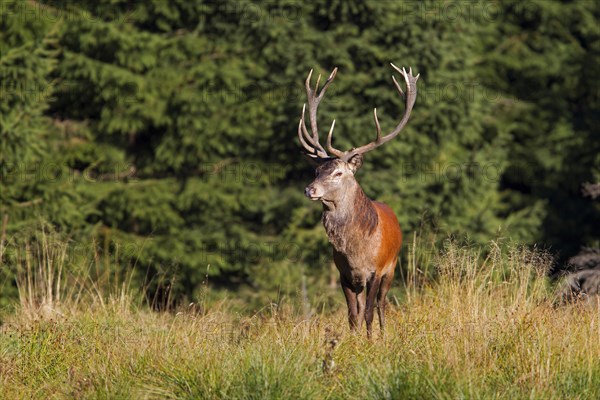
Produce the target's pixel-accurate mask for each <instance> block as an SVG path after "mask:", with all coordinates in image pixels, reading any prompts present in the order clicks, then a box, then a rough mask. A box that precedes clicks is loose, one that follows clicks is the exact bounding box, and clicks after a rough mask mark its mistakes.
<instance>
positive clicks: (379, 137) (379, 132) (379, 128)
mask: <svg viewBox="0 0 600 400" xmlns="http://www.w3.org/2000/svg"><path fill="white" fill-rule="evenodd" d="M373 116H374V117H375V128H377V139H375V141H376V142H379V141H380V140H381V126H380V125H379V119H377V109H376V108H374V109H373Z"/></svg>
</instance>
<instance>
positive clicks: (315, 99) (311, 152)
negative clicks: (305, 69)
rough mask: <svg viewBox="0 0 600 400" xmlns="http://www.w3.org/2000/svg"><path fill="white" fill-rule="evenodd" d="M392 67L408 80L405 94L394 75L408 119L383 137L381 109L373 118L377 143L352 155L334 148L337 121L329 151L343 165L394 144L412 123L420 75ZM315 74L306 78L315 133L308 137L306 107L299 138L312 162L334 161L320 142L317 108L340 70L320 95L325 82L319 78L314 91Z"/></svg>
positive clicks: (328, 136)
mask: <svg viewBox="0 0 600 400" xmlns="http://www.w3.org/2000/svg"><path fill="white" fill-rule="evenodd" d="M391 66H392V67H393V68H394V69H395V70H396V71H398V72H399V73H400V74H401V75H402V76H403V77H404V81H405V82H406V93H404V91H403V90H402V87H401V86H400V84H399V83H398V81H397V80H396V78H395V77H394V76H393V75H392V80H393V81H394V85H395V86H396V89H397V90H398V92H399V93H400V95H401V96H402V98H403V99H404V103H405V110H404V115H403V116H402V119H401V120H400V122H399V123H398V125H396V127H395V128H394V130H392V131H391V132H390V133H388V134H387V135H385V136H381V126H380V125H379V119H378V118H377V108H375V109H374V110H373V117H374V119H375V128H376V130H377V137H376V139H375V140H374V141H372V142H370V143H368V144H365V145H363V146H360V147H358V148H353V149H352V150H348V151H341V150H338V149H336V148H334V147H333V146H332V145H331V138H332V136H333V129H334V127H335V120H333V123H332V124H331V128H330V129H329V134H328V135H327V142H326V147H327V151H328V152H329V153H331V154H333V155H334V156H335V157H337V158H339V159H341V160H343V161H348V160H350V159H351V158H352V157H354V156H355V155H357V154H364V153H366V152H368V151H371V150H373V149H375V148H377V147H379V146H381V145H382V144H384V143H386V142H389V141H390V140H392V139H393V138H394V137H396V136H397V135H398V134H399V133H400V131H402V129H404V127H405V126H406V123H407V122H408V119H409V118H410V113H411V111H412V108H413V106H414V104H415V101H416V99H417V80H418V79H419V76H420V74H417V76H413V74H412V68H409V70H408V72H406V70H405V69H404V68H402V69H400V68H398V67H396V66H395V65H394V64H391ZM312 72H313V71H312V69H311V70H310V73H309V74H308V78H306V82H305V86H306V95H307V98H308V114H309V118H310V127H311V131H312V136H311V135H310V134H309V133H308V130H307V129H306V124H305V122H304V115H305V112H306V104H305V105H304V107H303V108H302V117H301V118H300V123H299V125H298V137H299V138H300V143H301V144H302V147H304V149H305V150H306V154H307V155H308V156H310V157H312V158H316V159H329V158H331V157H330V156H329V154H328V153H327V151H326V150H325V149H324V148H323V146H322V145H321V143H320V142H319V133H318V127H317V108H318V107H319V103H320V102H321V99H322V98H323V96H324V95H325V92H326V91H327V88H328V87H329V85H330V84H331V81H333V79H334V78H335V75H336V73H337V68H335V69H334V70H333V72H332V73H331V75H329V78H327V81H326V82H325V85H324V86H323V89H322V90H321V92H320V93H319V82H320V80H321V75H319V77H318V78H317V84H316V86H315V89H314V90H313V89H312V88H311V87H310V78H311V76H312Z"/></svg>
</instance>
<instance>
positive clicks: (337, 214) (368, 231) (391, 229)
mask: <svg viewBox="0 0 600 400" xmlns="http://www.w3.org/2000/svg"><path fill="white" fill-rule="evenodd" d="M392 67H394V69H395V70H396V71H398V72H399V73H400V74H402V76H403V77H404V80H405V82H406V94H405V93H404V91H403V90H402V88H401V87H400V84H399V83H398V81H396V78H394V76H392V79H393V81H394V84H395V85H396V88H397V89H398V92H399V93H400V95H401V96H402V97H403V99H404V101H405V111H404V115H403V116H402V119H401V120H400V122H399V123H398V125H397V126H396V127H395V128H394V130H393V131H391V132H390V133H388V134H387V135H385V136H382V135H381V127H380V125H379V120H378V119H377V109H375V110H374V112H373V114H374V117H375V127H376V130H377V138H376V139H375V140H374V141H373V142H371V143H368V144H366V145H364V146H361V147H357V148H353V149H351V150H348V151H340V150H337V149H335V148H334V147H333V146H332V145H331V137H332V134H333V128H334V127H335V120H334V121H333V123H332V124H331V129H330V130H329V134H328V136H327V142H326V147H325V148H324V147H323V146H322V145H321V144H320V142H319V133H318V129H317V108H318V107H319V103H320V102H321V100H322V99H323V96H324V95H325V92H326V91H327V88H328V87H329V85H330V84H331V82H332V81H333V79H334V78H335V75H336V73H337V68H335V69H334V70H333V72H332V73H331V75H329V78H328V79H327V81H326V82H325V85H324V86H323V89H322V90H321V91H320V92H319V81H320V78H321V76H319V78H317V84H316V86H315V88H314V89H312V88H311V86H310V85H311V76H312V70H311V71H310V73H309V74H308V77H307V78H306V83H305V86H306V95H307V97H308V115H309V119H310V127H311V131H312V134H309V133H308V130H307V128H306V124H305V122H304V118H305V111H306V104H305V105H304V108H303V109H302V117H301V118H300V123H299V125H298V137H299V138H300V143H301V145H302V147H303V148H304V153H305V154H306V155H308V156H309V157H311V158H312V159H314V160H316V161H317V162H318V163H319V166H318V167H317V169H316V178H315V180H314V182H312V183H311V184H310V185H308V186H307V187H306V189H305V194H306V196H307V197H308V198H310V199H311V200H319V201H321V202H322V203H323V225H324V226H325V231H326V232H327V236H328V237H329V241H330V242H331V244H332V245H333V260H334V262H335V265H336V266H337V268H338V270H339V272H340V281H341V284H342V288H343V290H344V295H345V296H346V303H347V305H348V320H349V323H350V328H351V329H352V330H355V329H357V328H360V327H361V326H362V320H363V318H364V319H365V321H366V323H367V336H369V337H371V332H372V329H371V328H372V324H373V310H374V307H375V304H376V303H377V304H378V314H379V325H380V327H381V331H382V334H383V329H384V325H385V297H386V295H387V292H388V290H389V289H390V286H391V284H392V280H393V278H394V269H395V268H396V263H397V261H398V253H399V252H400V247H401V245H402V232H401V231H400V225H399V224H398V219H397V218H396V216H395V215H394V212H393V211H392V209H391V208H390V207H389V206H387V205H386V204H383V203H379V202H377V201H373V200H370V199H369V198H368V197H367V196H366V195H365V193H364V192H363V190H362V189H361V187H360V185H359V184H358V182H357V181H356V179H355V178H354V174H355V173H356V171H357V170H358V169H359V168H360V167H361V165H362V162H363V154H364V153H366V152H368V151H371V150H373V149H375V148H376V147H379V146H381V145H382V144H384V143H386V142H388V141H390V140H392V139H393V138H394V137H396V135H398V133H400V131H401V130H402V129H403V128H404V126H405V125H406V123H407V122H408V118H409V117H410V112H411V110H412V108H413V105H414V104H415V100H416V97H417V79H418V78H419V75H417V76H413V75H412V69H409V72H406V71H405V70H404V68H403V69H399V68H398V67H396V66H395V65H394V64H392ZM329 154H331V155H332V156H330V155H329Z"/></svg>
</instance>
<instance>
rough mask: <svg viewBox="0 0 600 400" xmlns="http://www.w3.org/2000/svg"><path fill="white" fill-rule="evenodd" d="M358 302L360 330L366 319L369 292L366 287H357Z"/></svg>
mask: <svg viewBox="0 0 600 400" xmlns="http://www.w3.org/2000/svg"><path fill="white" fill-rule="evenodd" d="M355 293H356V302H357V303H358V307H357V308H358V317H357V318H358V328H359V329H360V328H362V323H363V321H364V319H365V310H366V305H367V290H366V287H365V286H364V285H361V286H356V287H355Z"/></svg>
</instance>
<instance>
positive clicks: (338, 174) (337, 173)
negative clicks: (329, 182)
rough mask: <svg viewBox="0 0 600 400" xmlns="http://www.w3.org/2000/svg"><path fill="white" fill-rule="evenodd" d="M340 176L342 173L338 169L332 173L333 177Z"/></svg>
mask: <svg viewBox="0 0 600 400" xmlns="http://www.w3.org/2000/svg"><path fill="white" fill-rule="evenodd" d="M340 176H342V173H341V172H340V171H338V172H336V173H335V174H333V177H334V178H339V177H340Z"/></svg>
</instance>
